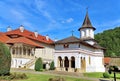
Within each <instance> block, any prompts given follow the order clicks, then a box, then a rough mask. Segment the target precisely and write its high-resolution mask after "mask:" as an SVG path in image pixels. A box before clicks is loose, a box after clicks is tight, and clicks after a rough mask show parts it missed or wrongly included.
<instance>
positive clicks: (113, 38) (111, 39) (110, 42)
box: [95, 27, 120, 56]
mask: <svg viewBox="0 0 120 81" xmlns="http://www.w3.org/2000/svg"><path fill="white" fill-rule="evenodd" d="M95 39H96V40H97V41H98V42H99V44H100V45H101V46H102V47H105V48H106V49H107V50H106V52H105V56H120V27H116V28H114V29H110V30H106V31H104V32H102V33H98V34H96V35H95Z"/></svg>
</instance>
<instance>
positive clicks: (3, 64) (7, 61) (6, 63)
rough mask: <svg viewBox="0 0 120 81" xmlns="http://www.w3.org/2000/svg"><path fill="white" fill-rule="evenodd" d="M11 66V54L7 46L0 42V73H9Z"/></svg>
mask: <svg viewBox="0 0 120 81" xmlns="http://www.w3.org/2000/svg"><path fill="white" fill-rule="evenodd" d="M10 67H11V54H10V51H9V49H8V47H7V46H6V45H5V44H3V43H1V42H0V75H9V74H10Z"/></svg>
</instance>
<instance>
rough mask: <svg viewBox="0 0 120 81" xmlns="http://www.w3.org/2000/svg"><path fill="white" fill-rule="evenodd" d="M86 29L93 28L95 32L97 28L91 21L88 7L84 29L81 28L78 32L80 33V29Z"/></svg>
mask: <svg viewBox="0 0 120 81" xmlns="http://www.w3.org/2000/svg"><path fill="white" fill-rule="evenodd" d="M84 28H92V29H93V30H95V28H94V27H93V26H92V24H91V21H90V19H89V15H88V7H87V8H86V16H85V19H84V22H83V24H82V27H81V28H79V29H78V30H79V31H80V29H84Z"/></svg>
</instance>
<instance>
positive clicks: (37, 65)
mask: <svg viewBox="0 0 120 81" xmlns="http://www.w3.org/2000/svg"><path fill="white" fill-rule="evenodd" d="M42 69H43V62H42V58H38V59H37V60H36V62H35V71H42Z"/></svg>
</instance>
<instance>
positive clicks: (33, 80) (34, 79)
mask: <svg viewBox="0 0 120 81" xmlns="http://www.w3.org/2000/svg"><path fill="white" fill-rule="evenodd" d="M27 76H28V79H23V80H12V81H48V79H49V78H53V77H58V76H53V75H46V74H31V73H27ZM60 77H61V76H60ZM62 77H63V78H64V79H65V81H91V80H85V79H78V78H72V77H64V76H62Z"/></svg>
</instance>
